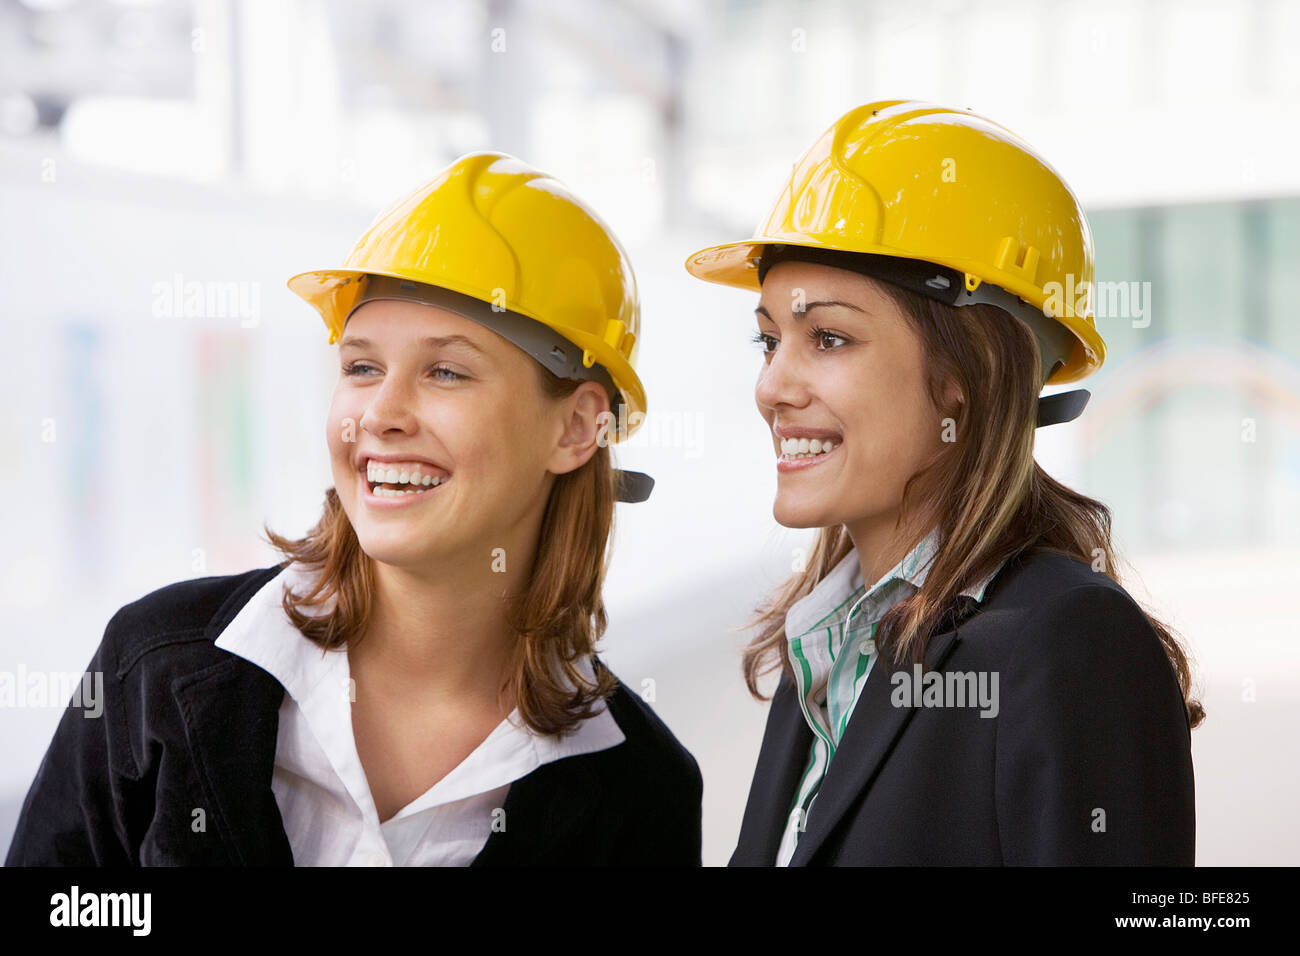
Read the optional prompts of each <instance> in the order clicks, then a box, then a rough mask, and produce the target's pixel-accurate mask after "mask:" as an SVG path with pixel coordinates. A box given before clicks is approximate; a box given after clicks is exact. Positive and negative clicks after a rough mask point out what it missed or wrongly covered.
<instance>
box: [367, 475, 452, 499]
mask: <svg viewBox="0 0 1300 956" xmlns="http://www.w3.org/2000/svg"><path fill="white" fill-rule="evenodd" d="M449 481H451V479H450V478H434V479H433V480H432V481H430V482H429V483H428V484H420V485H411V484H401V483H400V482H387V481H371V480H370V479H366V487H367V488H368V489H369V491H370V493H371V494H372V495H374V496H375V497H376V498H401V497H403V496H404V495H425V494H428V493H429V492H431V491H433V489H434V488H437V487H438V486H439V485H445V484H446V483H447V482H449Z"/></svg>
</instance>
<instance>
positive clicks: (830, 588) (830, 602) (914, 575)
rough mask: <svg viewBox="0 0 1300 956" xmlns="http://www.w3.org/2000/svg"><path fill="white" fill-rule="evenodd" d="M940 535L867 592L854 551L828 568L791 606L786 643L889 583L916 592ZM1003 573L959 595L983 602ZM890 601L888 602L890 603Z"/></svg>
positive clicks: (929, 536)
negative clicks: (904, 584) (904, 585)
mask: <svg viewBox="0 0 1300 956" xmlns="http://www.w3.org/2000/svg"><path fill="white" fill-rule="evenodd" d="M939 542H940V534H939V528H938V526H936V527H934V528H932V529H931V531H930V533H929V534H927V535H926V536H925V537H924V538H922V539H921V541H920V542H918V543H917V545H916V546H915V547H914V548H912V550H911V551H909V552H908V553H907V554H906V555H905V556H904V557H903V559H902V560H901V561H899V562H898V563H897V564H896V565H894V566H893V567H892V568H890V569H889V570H888V571H886V572H885V573H884V574H883V575H882V576H881V578H880V580H879V581H877V582H876V583H875V584H873V585H872V586H871V587H870V589H867V588H865V587H864V586H863V584H862V567H861V564H860V563H859V562H858V552H857V549H856V548H852V549H850V550H849V553H848V554H846V555H845V556H844V558H843V559H842V560H841V561H840V562H839V563H838V564H837V565H835V567H834V568H832V569H831V571H830V573H828V574H827V575H826V577H824V578H822V579H821V580H820V581H818V582H817V585H816V586H815V587H814V588H813V589H812V590H811V591H810V592H809V593H808V594H806V595H804V596H803V597H802V598H800V599H799V600H798V601H796V602H795V603H794V604H792V605H791V606H790V609H789V610H788V611H787V612H786V616H785V633H786V638H787V640H794V639H795V638H798V637H802V636H804V635H805V634H808V633H809V632H811V631H813V630H816V629H817V628H819V627H827V626H828V625H830V624H832V623H839V622H842V621H843V619H844V618H846V617H847V616H848V615H849V614H850V613H851V612H856V609H857V604H856V603H852V602H856V601H859V599H866V600H872V599H875V598H878V597H880V596H882V595H883V594H884V592H885V591H886V590H888V589H889V585H890V582H891V581H895V580H902V581H906V582H908V583H909V584H911V585H912V586H913V587H915V588H917V589H919V588H920V587H921V586H922V585H923V584H924V583H925V579H926V576H927V575H928V574H929V572H930V568H931V566H932V565H933V563H934V559H935V557H936V556H937V554H938V551H939ZM1001 570H1002V567H1001V566H999V567H998V568H996V569H995V570H994V571H993V573H992V574H990V575H988V576H987V577H985V578H984V579H982V580H980V581H977V582H975V583H974V584H973V585H971V586H970V587H968V588H966V589H965V590H964V591H962V592H960V593H961V594H963V595H965V596H967V597H971V598H974V599H975V600H976V601H978V602H981V603H982V602H983V601H984V592H985V591H987V590H988V586H989V584H991V583H992V581H993V579H994V578H995V577H997V575H998V572H1000V571H1001ZM892 603H893V602H892V601H891V602H890V604H892Z"/></svg>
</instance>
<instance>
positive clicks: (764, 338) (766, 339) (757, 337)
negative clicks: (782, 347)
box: [750, 332, 776, 355]
mask: <svg viewBox="0 0 1300 956" xmlns="http://www.w3.org/2000/svg"><path fill="white" fill-rule="evenodd" d="M750 341H751V342H753V343H754V344H756V345H761V346H762V347H763V354H764V355H771V354H772V353H773V352H775V351H776V337H775V336H772V335H768V334H767V333H766V332H755V333H754V334H753V335H752V336H750Z"/></svg>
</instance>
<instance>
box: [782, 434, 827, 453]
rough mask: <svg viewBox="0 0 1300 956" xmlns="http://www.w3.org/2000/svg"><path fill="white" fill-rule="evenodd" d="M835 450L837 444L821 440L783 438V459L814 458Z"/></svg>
mask: <svg viewBox="0 0 1300 956" xmlns="http://www.w3.org/2000/svg"><path fill="white" fill-rule="evenodd" d="M834 450H835V442H833V441H830V440H829V439H821V438H812V439H808V438H782V439H781V457H782V458H812V457H813V456H814V455H824V454H826V453H827V452H830V451H834Z"/></svg>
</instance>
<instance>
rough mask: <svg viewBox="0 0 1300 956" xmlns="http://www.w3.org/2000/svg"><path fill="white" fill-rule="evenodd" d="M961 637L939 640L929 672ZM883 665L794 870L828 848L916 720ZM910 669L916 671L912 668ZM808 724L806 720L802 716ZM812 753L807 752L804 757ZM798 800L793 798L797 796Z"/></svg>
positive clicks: (820, 798)
mask: <svg viewBox="0 0 1300 956" xmlns="http://www.w3.org/2000/svg"><path fill="white" fill-rule="evenodd" d="M956 639H957V631H956V630H955V629H954V630H950V631H944V632H943V633H941V634H937V635H935V636H934V638H933V639H932V640H931V641H930V646H929V648H928V649H927V651H926V655H925V664H924V667H923V669H924V670H926V671H932V670H938V669H939V668H941V667H942V666H943V663H944V661H945V660H947V659H948V655H949V654H950V653H951V652H952V649H953V646H954V642H955V641H956ZM885 663H886V662H885V661H884V660H878V661H877V662H876V665H875V666H874V667H872V668H871V673H870V674H868V675H867V683H866V685H865V686H864V687H863V688H862V696H861V697H860V698H859V699H858V702H857V704H856V706H854V708H853V714H852V716H851V717H850V718H849V725H848V727H846V728H845V730H844V737H843V738H842V739H841V740H840V745H839V747H838V748H836V751H835V756H834V757H833V758H831V762H830V766H829V767H828V768H827V771H826V776H825V778H824V780H823V781H822V785H821V788H820V789H819V790H818V793H817V797H816V799H815V800H814V801H813V805H812V810H811V812H809V814H808V820H807V822H806V825H805V826H806V829H805V830H804V832H803V834H802V835H801V836H800V837H799V843H798V845H797V846H796V847H795V851H794V855H793V856H792V857H791V859H790V865H791V866H807V865H809V863H810V862H811V861H812V860H813V857H814V856H815V855H816V853H817V850H818V849H819V848H820V847H821V846H822V844H823V843H825V842H826V839H827V837H828V836H830V834H831V832H832V831H833V830H834V829H835V827H836V825H837V824H838V823H839V822H840V819H841V818H842V817H843V816H844V815H845V814H846V813H847V812H848V810H849V808H850V807H851V806H852V805H853V803H854V802H855V801H856V800H857V799H858V798H859V797H860V796H861V794H862V793H863V791H865V790H866V789H867V787H868V786H870V785H871V781H872V780H873V779H874V778H875V776H876V772H877V771H878V770H879V769H880V765H881V763H882V762H883V761H884V759H885V755H886V754H888V753H889V752H890V750H891V749H892V748H893V745H894V741H895V739H896V738H897V737H898V736H899V734H901V733H902V732H903V729H904V728H905V727H906V726H907V724H908V721H910V720H911V719H912V714H913V708H911V707H895V706H894V705H893V704H892V703H891V702H890V693H891V692H892V691H893V686H892V685H891V683H890V674H891V672H890V670H889V668H888V667H887V666H882V665H884V664H885ZM909 666H910V665H909ZM800 720H801V721H802V715H800ZM806 754H807V747H805V748H804V755H805V756H806ZM791 799H793V795H791Z"/></svg>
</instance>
